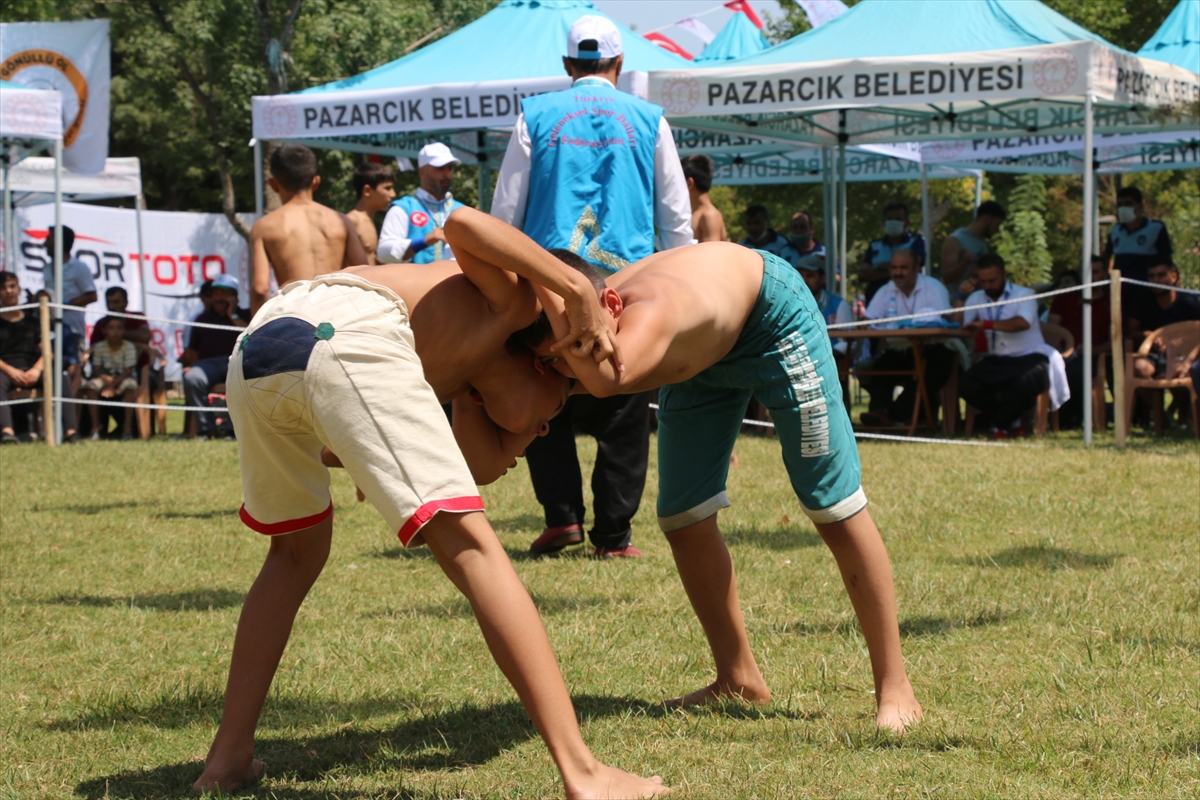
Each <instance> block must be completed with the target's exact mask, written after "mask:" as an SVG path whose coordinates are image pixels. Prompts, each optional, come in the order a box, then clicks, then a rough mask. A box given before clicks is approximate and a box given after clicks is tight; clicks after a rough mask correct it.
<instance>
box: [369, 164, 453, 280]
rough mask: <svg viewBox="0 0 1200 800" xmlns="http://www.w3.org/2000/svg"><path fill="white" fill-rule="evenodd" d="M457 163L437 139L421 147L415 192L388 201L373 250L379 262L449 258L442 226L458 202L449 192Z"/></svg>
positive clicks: (418, 262) (417, 262)
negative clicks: (389, 205) (417, 185)
mask: <svg viewBox="0 0 1200 800" xmlns="http://www.w3.org/2000/svg"><path fill="white" fill-rule="evenodd" d="M460 163H461V162H460V161H459V160H458V159H457V158H455V157H454V154H453V153H451V152H450V148H449V147H447V146H446V145H444V144H442V143H441V142H433V143H431V144H427V145H425V146H424V147H422V148H421V152H420V153H418V154H417V176H418V177H419V179H420V181H421V185H420V186H419V187H418V188H417V191H415V192H413V193H412V194H408V195H405V196H404V197H401V198H400V199H399V200H394V201H392V206H391V208H390V209H388V212H387V216H386V217H384V218H383V228H382V229H381V230H380V231H379V245H378V248H377V249H376V251H375V256H376V258H378V259H379V262H380V263H381V264H398V263H400V262H402V261H411V262H412V263H414V264H428V263H430V262H432V261H441V260H443V259H447V260H449V259H453V258H454V254H453V253H451V252H450V245H448V244H447V243H446V235H445V234H444V233H443V232H442V227H443V226H444V225H445V224H446V218H447V217H449V216H450V212H451V211H453V210H454V209H456V208H458V207H459V206H461V205H462V203H460V202H458V201H457V200H455V199H454V195H452V194H450V187H451V186H452V185H453V184H454V170H455V168H456V167H457V166H458V165H459V164H460Z"/></svg>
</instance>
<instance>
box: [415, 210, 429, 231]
mask: <svg viewBox="0 0 1200 800" xmlns="http://www.w3.org/2000/svg"><path fill="white" fill-rule="evenodd" d="M412 224H413V225H416V226H417V227H418V228H423V227H425V226H426V225H428V224H429V215H428V214H426V213H425V212H424V211H414V212H413V213H412Z"/></svg>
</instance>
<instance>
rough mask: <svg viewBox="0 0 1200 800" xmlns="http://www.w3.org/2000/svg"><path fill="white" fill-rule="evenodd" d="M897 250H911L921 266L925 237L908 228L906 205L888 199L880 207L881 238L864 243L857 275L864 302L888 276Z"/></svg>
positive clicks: (869, 300) (878, 288)
mask: <svg viewBox="0 0 1200 800" xmlns="http://www.w3.org/2000/svg"><path fill="white" fill-rule="evenodd" d="M897 250H912V251H913V252H914V253H916V255H917V264H918V266H924V265H925V260H926V258H927V257H928V256H927V254H926V245H925V237H924V236H922V235H921V234H919V233H913V232H912V231H910V230H909V229H908V206H906V205H905V204H904V203H901V202H894V203H888V204H887V206H886V207H885V208H884V209H883V238H882V239H876V240H875V241H873V242H871V243H870V244H869V245H867V252H866V253H865V254H864V255H863V261H862V266H861V267H860V268H859V270H858V279H859V281H861V282H862V284H863V286H864V287H865V288H864V289H863V294H864V295H866V300H867V303H868V304H869V303H870V302H871V300H873V299H874V298H875V293H876V292H877V291H879V290H880V289H881V288H883V287H884V286H886V285H887V282H888V281H890V280H891V279H892V253H894V252H896V251H897Z"/></svg>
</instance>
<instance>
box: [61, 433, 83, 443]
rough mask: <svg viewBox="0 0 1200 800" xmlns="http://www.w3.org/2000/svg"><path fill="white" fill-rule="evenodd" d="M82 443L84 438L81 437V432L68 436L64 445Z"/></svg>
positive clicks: (64, 440)
mask: <svg viewBox="0 0 1200 800" xmlns="http://www.w3.org/2000/svg"><path fill="white" fill-rule="evenodd" d="M82 441H83V437H82V436H80V435H79V431H75V432H74V433H72V434H70V435H69V436H67V438H65V439H63V444H79V443H80V442H82Z"/></svg>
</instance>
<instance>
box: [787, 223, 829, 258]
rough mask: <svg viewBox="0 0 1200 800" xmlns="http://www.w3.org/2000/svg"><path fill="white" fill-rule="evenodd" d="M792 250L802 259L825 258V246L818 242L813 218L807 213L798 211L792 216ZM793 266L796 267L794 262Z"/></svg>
mask: <svg viewBox="0 0 1200 800" xmlns="http://www.w3.org/2000/svg"><path fill="white" fill-rule="evenodd" d="M791 229H792V238H791V244H792V249H793V250H795V251H796V253H797V255H799V256H800V258H804V257H805V256H821V257H824V256H825V245H823V244H821V243H820V242H818V241H817V237H816V236H815V235H814V234H813V224H812V216H811V215H809V213H808V212H807V211H797V212H796V213H795V214H792V222H791ZM792 266H793V267H794V266H796V264H795V263H794V262H793V264H792Z"/></svg>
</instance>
